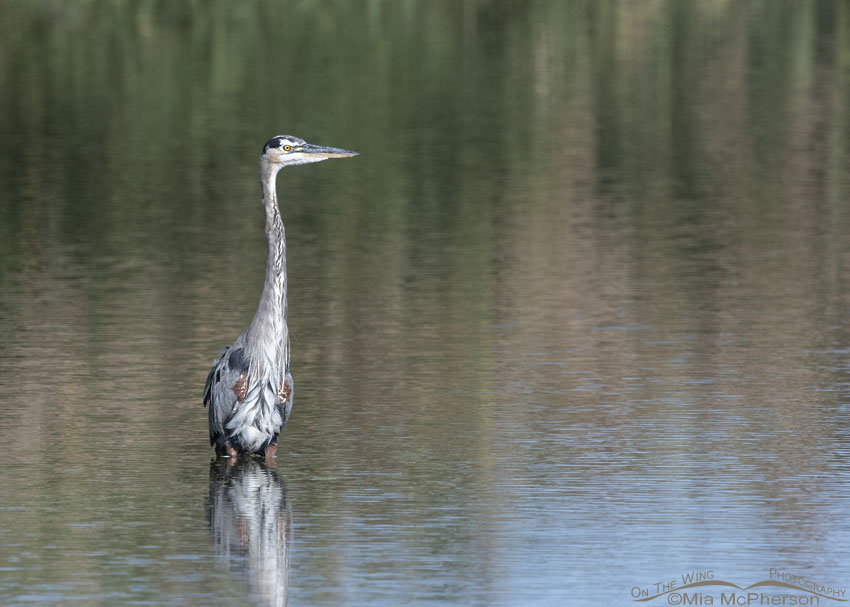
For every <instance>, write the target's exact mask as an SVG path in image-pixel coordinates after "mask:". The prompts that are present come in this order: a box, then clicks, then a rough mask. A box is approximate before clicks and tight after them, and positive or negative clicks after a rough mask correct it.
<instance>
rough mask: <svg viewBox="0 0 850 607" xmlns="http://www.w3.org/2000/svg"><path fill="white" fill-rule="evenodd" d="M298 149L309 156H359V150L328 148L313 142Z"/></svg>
mask: <svg viewBox="0 0 850 607" xmlns="http://www.w3.org/2000/svg"><path fill="white" fill-rule="evenodd" d="M296 151H298V152H301V153H302V154H305V155H307V156H315V157H317V158H322V159H324V158H347V157H349V156H357V152H351V151H349V150H343V149H340V148H326V147H323V146H320V145H313V144H312V143H305V144H304V146H303V147H302V148H301V149H298V148H296Z"/></svg>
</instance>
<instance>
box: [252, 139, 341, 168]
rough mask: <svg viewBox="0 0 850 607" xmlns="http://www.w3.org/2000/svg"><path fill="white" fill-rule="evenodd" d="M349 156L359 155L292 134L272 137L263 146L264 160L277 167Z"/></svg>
mask: <svg viewBox="0 0 850 607" xmlns="http://www.w3.org/2000/svg"><path fill="white" fill-rule="evenodd" d="M348 156H357V152H350V151H348V150H341V149H339V148H328V147H323V146H320V145H313V144H312V143H307V142H306V141H304V140H303V139H299V138H298V137H293V136H292V135H278V136H277V137H272V138H271V139H269V140H268V141H267V142H266V145H265V146H263V154H262V158H263V159H264V160H267V161H268V162H269V163H270V164H272V165H273V166H276V167H277V168H281V167H285V166H290V165H294V164H308V163H310V162H321V161H322V160H327V159H328V158H346V157H348Z"/></svg>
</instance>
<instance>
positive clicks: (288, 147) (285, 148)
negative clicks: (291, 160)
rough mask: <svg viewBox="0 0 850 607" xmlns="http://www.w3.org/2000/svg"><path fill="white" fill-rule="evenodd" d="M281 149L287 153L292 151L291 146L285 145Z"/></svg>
mask: <svg viewBox="0 0 850 607" xmlns="http://www.w3.org/2000/svg"><path fill="white" fill-rule="evenodd" d="M283 149H284V150H286V151H287V152H288V151H289V150H291V149H292V146H291V145H285V146H283Z"/></svg>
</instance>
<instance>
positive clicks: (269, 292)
mask: <svg viewBox="0 0 850 607" xmlns="http://www.w3.org/2000/svg"><path fill="white" fill-rule="evenodd" d="M356 155H357V154H356V152H350V151H348V150H341V149H337V148H328V147H321V146H317V145H312V144H309V143H306V142H305V141H304V140H303V139H299V138H298V137H292V136H289V135H278V136H277V137H274V138H272V139H270V140H269V141H268V142H266V144H265V146H263V152H262V154H261V155H260V184H261V186H262V190H263V207H264V208H265V212H266V278H265V283H264V285H263V292H262V295H261V296H260V303H259V305H258V306H257V313H256V314H255V315H254V320H252V321H251V324H250V325H248V328H247V329H245V331H243V332H242V334H241V335H240V336H239V337H237V338H236V341H234V342H233V344H232V345H230V346H228V347H226V348H224V349H223V350H222V351H221V353H220V354H219V356H218V358H216V359H215V361H213V365H212V369H211V370H210V373H209V375H208V376H207V382H206V386H205V387H204V406H208V407H209V431H210V444H211V445H214V446H215V448H216V454H217V455H219V456H222V455H228V456H230V457H236V456H239V455H242V454H246V453H255V454H260V455H264V456H265V457H266V459H267V460H271V458H273V457H274V455H275V451H276V449H277V441H278V436H279V435H280V432H281V430H282V429H283V426H284V424H286V421H287V420H288V419H289V414H290V412H291V411H292V397H293V393H294V385H293V382H292V374H291V373H290V370H289V328H288V327H287V324H286V317H287V298H286V234H285V232H284V228H283V221H282V220H281V218H280V210H279V208H278V201H277V188H276V186H275V183H276V180H277V173H278V171H280V169H282V168H283V167H285V166H290V165H296V164H308V163H311V162H320V161H322V160H327V159H328V158H345V157H347V156H356Z"/></svg>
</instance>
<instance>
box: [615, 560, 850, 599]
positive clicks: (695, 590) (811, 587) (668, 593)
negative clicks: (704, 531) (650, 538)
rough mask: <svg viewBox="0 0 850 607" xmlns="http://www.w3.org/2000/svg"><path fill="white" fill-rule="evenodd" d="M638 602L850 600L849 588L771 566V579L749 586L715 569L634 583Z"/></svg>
mask: <svg viewBox="0 0 850 607" xmlns="http://www.w3.org/2000/svg"><path fill="white" fill-rule="evenodd" d="M631 596H632V599H633V600H634V601H635V602H638V603H646V602H649V601H655V600H662V599H663V600H664V601H665V602H666V603H667V604H668V605H697V606H702V605H734V606H738V605H827V604H830V605H831V604H835V603H847V602H848V598H847V589H846V588H839V587H838V586H835V585H828V584H821V583H820V582H817V581H815V580H813V579H811V578H809V577H806V576H804V575H796V574H793V573H786V572H785V571H783V570H781V569H776V568H771V569H770V570H769V575H768V578H767V579H765V580H761V581H759V582H755V583H754V584H749V585H746V586H743V585H740V584H735V583H733V582H728V581H726V580H719V579H716V578H715V577H714V571H713V570H705V571H690V572H688V573H684V574H682V575H681V583H680V581H679V580H677V579H672V580H669V581H662V582H654V583H652V584H649V585H647V586H633V587H632V589H631Z"/></svg>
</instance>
